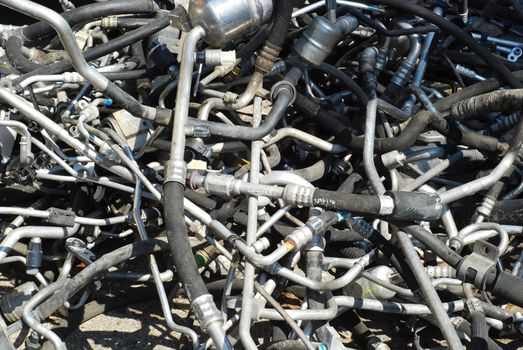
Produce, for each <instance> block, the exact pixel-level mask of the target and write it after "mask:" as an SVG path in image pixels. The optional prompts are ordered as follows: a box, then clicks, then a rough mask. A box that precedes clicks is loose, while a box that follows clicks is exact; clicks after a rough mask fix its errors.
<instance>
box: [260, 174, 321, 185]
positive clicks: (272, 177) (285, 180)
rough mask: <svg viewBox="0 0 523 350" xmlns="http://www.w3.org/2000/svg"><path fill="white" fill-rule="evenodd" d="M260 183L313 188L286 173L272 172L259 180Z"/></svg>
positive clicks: (301, 178)
mask: <svg viewBox="0 0 523 350" xmlns="http://www.w3.org/2000/svg"><path fill="white" fill-rule="evenodd" d="M260 183H261V184H263V185H281V186H285V185H300V186H303V187H310V188H314V186H313V185H312V184H311V183H310V182H309V181H307V180H305V179H304V178H303V177H301V176H299V175H296V174H292V173H290V174H289V173H288V172H286V171H279V170H274V171H271V172H270V173H268V174H265V175H263V176H262V177H261V178H260Z"/></svg>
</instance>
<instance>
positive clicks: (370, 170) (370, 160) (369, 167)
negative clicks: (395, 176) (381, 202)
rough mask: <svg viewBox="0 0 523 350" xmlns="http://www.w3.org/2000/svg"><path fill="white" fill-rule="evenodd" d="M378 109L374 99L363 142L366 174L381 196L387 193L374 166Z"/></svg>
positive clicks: (368, 111) (368, 108)
mask: <svg viewBox="0 0 523 350" xmlns="http://www.w3.org/2000/svg"><path fill="white" fill-rule="evenodd" d="M377 108H378V101H377V99H372V100H370V101H369V103H368V104H367V118H366V119H365V136H364V140H363V166H364V168H365V173H366V174H367V177H368V178H369V181H370V183H371V185H372V188H373V189H374V192H375V193H376V194H377V195H379V196H381V195H383V194H384V193H385V191H386V190H385V186H383V183H382V182H381V178H380V176H379V174H378V171H377V170H376V164H374V135H375V130H376V114H377Z"/></svg>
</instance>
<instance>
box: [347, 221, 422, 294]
mask: <svg viewBox="0 0 523 350" xmlns="http://www.w3.org/2000/svg"><path fill="white" fill-rule="evenodd" d="M351 226H352V229H353V230H355V231H356V232H359V233H360V234H361V235H362V236H363V237H365V238H366V239H368V240H369V241H370V242H371V243H372V244H373V245H374V246H375V247H376V248H378V249H379V250H380V251H381V252H382V253H383V255H384V256H385V257H386V258H387V260H389V261H390V263H391V265H392V266H393V267H394V268H395V269H396V270H397V271H398V272H399V273H400V275H401V276H402V277H403V280H404V281H405V283H407V286H408V287H409V288H410V289H411V290H412V291H417V290H419V289H420V287H419V284H418V281H417V280H416V277H415V276H414V273H413V272H412V269H411V268H410V266H409V265H408V264H407V262H406V260H405V255H404V254H403V252H402V251H401V249H400V248H398V247H396V246H395V245H393V244H392V243H391V242H389V241H388V240H387V239H385V237H383V236H382V235H381V233H379V232H378V231H377V230H375V229H374V228H373V227H372V225H370V224H368V223H366V222H365V221H363V220H352V223H351Z"/></svg>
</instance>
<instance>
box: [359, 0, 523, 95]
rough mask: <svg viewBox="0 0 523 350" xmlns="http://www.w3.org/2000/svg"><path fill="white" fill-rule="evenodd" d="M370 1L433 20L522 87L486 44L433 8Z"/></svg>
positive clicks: (400, 0) (512, 84)
mask: <svg viewBox="0 0 523 350" xmlns="http://www.w3.org/2000/svg"><path fill="white" fill-rule="evenodd" d="M368 2H369V3H374V4H379V5H385V6H391V7H394V8H397V9H399V10H402V11H404V12H410V13H412V14H414V15H416V16H418V17H421V18H423V19H425V20H426V21H428V22H431V23H433V24H435V25H437V26H438V27H439V28H440V29H441V30H442V31H444V32H446V33H448V34H450V35H452V36H453V37H455V38H456V39H457V40H459V41H460V42H461V43H463V44H464V45H465V46H467V47H468V48H469V49H470V50H472V51H474V52H476V53H477V54H478V55H479V56H480V57H481V58H482V59H483V60H484V61H485V62H486V63H487V64H489V65H490V66H491V68H492V69H493V70H495V71H496V72H497V73H498V74H499V76H500V78H501V80H502V81H503V82H504V83H505V84H507V85H509V86H510V87H512V88H521V87H523V84H521V82H520V81H519V79H517V78H516V77H515V76H514V75H513V74H512V72H511V71H510V70H509V69H508V68H507V67H506V66H505V65H504V64H503V61H501V59H499V58H497V57H495V56H494V55H493V54H492V53H491V52H490V51H489V50H488V49H487V48H486V47H485V46H483V45H482V44H481V43H478V42H477V41H475V40H474V39H473V38H472V37H471V36H469V35H468V34H467V33H465V32H464V31H463V30H461V28H460V27H458V26H457V25H455V24H454V23H452V22H450V21H448V20H446V19H445V18H444V17H441V16H439V15H437V14H435V13H434V12H432V11H431V10H429V9H427V8H425V7H423V6H420V5H417V4H415V3H412V2H409V1H403V0H370V1H368Z"/></svg>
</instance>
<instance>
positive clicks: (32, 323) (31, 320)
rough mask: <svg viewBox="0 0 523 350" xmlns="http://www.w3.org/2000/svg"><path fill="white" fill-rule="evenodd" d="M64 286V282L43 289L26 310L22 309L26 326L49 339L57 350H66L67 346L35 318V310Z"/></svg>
mask: <svg viewBox="0 0 523 350" xmlns="http://www.w3.org/2000/svg"><path fill="white" fill-rule="evenodd" d="M63 286H64V283H63V282H57V283H53V284H51V285H49V286H47V287H45V288H43V289H41V290H40V291H39V292H38V293H36V294H35V295H34V296H33V297H32V298H31V299H30V300H29V301H28V302H27V303H26V304H25V306H24V308H23V309H22V319H23V320H24V322H25V324H27V325H28V326H29V327H30V328H31V329H33V330H35V331H36V332H37V333H38V334H40V335H42V336H43V337H45V338H46V339H48V340H49V341H50V342H51V343H52V344H53V346H54V348H55V350H66V347H65V344H64V343H63V341H62V339H60V337H59V336H58V335H56V334H55V333H54V332H53V331H51V330H50V329H47V328H46V327H45V326H44V325H43V324H42V323H40V322H39V321H38V320H37V319H36V318H35V317H34V316H33V310H34V308H35V307H36V306H38V304H40V303H41V302H42V301H44V300H45V299H46V298H47V297H49V296H51V295H52V294H54V293H55V292H57V291H58V290H60V289H61V288H63Z"/></svg>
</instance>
